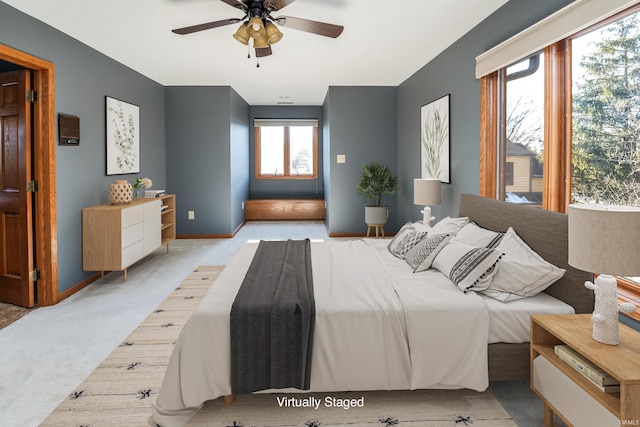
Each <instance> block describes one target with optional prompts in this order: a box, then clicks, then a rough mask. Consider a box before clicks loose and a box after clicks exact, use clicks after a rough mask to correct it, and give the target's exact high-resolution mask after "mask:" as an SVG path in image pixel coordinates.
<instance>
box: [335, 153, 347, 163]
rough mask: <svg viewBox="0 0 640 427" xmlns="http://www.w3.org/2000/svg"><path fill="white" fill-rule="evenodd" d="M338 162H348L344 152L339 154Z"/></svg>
mask: <svg viewBox="0 0 640 427" xmlns="http://www.w3.org/2000/svg"><path fill="white" fill-rule="evenodd" d="M336 161H337V162H338V163H346V162H347V156H346V155H344V154H338V157H337V160H336Z"/></svg>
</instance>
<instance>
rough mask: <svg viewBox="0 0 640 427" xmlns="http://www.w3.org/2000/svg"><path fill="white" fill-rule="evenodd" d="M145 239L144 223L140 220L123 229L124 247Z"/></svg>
mask: <svg viewBox="0 0 640 427" xmlns="http://www.w3.org/2000/svg"><path fill="white" fill-rule="evenodd" d="M142 239H144V224H143V223H142V222H139V223H137V224H134V225H132V226H130V227H127V228H123V229H122V248H123V249H124V248H126V247H129V246H131V245H133V244H134V243H136V242H141V241H142Z"/></svg>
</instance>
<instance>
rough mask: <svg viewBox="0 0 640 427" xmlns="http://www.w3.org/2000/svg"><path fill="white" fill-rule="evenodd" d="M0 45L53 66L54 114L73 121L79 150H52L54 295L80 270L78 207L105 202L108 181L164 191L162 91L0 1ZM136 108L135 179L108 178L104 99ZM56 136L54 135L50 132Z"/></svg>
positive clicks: (70, 283) (79, 279)
mask: <svg viewBox="0 0 640 427" xmlns="http://www.w3.org/2000/svg"><path fill="white" fill-rule="evenodd" d="M0 43H2V44H4V45H6V46H10V47H12V48H14V49H18V50H20V51H23V52H27V53H29V54H31V55H34V56H37V57H40V58H43V59H45V60H47V61H50V62H52V63H54V64H55V67H56V68H55V91H56V93H55V99H56V104H55V111H56V112H57V113H66V114H72V115H76V116H78V117H80V145H79V146H75V147H65V146H56V177H57V179H56V181H57V184H56V191H57V205H56V209H57V221H58V229H57V232H58V289H59V291H64V290H65V289H68V288H69V287H71V286H73V285H75V284H77V283H80V282H82V281H83V280H85V279H86V278H88V277H89V276H91V275H92V274H93V272H83V271H82V208H84V207H87V206H92V205H96V204H100V203H106V202H108V189H109V185H110V184H111V182H113V180H114V179H126V180H128V181H129V182H131V183H133V182H134V181H135V179H136V178H137V177H149V178H151V179H152V180H153V184H154V188H164V187H165V185H166V175H165V170H166V165H165V163H166V162H165V149H164V139H165V136H164V118H165V116H164V88H163V87H162V86H161V85H159V84H158V83H156V82H154V81H152V80H150V79H148V78H146V77H144V76H142V75H140V74H139V73H136V72H135V71H132V70H131V69H129V68H127V67H125V66H123V65H122V64H120V63H118V62H116V61H114V60H112V59H110V58H108V57H106V56H105V55H102V54H101V53H98V52H96V51H95V50H93V49H91V48H89V47H88V46H86V45H84V44H82V43H80V42H78V41H77V40H75V39H73V38H71V37H69V36H67V35H65V34H63V33H61V32H60V31H58V30H55V29H53V28H51V27H50V26H48V25H45V24H43V23H42V22H40V21H38V20H36V19H34V18H31V17H29V16H27V15H25V14H23V13H22V12H19V11H17V10H16V9H14V8H12V7H10V6H8V5H7V4H6V3H2V2H0ZM107 95H108V96H111V97H114V98H118V99H121V100H123V101H127V102H130V103H132V104H136V105H138V106H139V107H140V162H141V163H140V174H129V175H118V176H107V175H106V148H105V143H106V142H105V96H107ZM56 134H57V130H56Z"/></svg>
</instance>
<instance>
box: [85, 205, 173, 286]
mask: <svg viewBox="0 0 640 427" xmlns="http://www.w3.org/2000/svg"><path fill="white" fill-rule="evenodd" d="M164 206H166V208H165V207H164ZM175 236H176V234H175V196H174V195H165V196H161V197H158V198H141V199H134V200H132V201H131V203H130V204H126V205H108V204H107V205H97V206H91V207H88V208H84V209H83V210H82V269H83V270H85V271H100V272H102V273H103V274H104V272H105V271H123V272H124V279H125V280H127V268H128V267H129V266H131V265H133V264H134V263H135V262H137V261H139V260H141V259H142V258H144V257H145V256H147V255H148V254H150V253H151V252H153V251H154V250H156V249H158V248H159V247H160V246H162V245H167V251H168V250H169V242H170V241H171V240H173V239H175Z"/></svg>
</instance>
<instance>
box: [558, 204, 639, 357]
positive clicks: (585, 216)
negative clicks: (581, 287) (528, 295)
mask: <svg viewBox="0 0 640 427" xmlns="http://www.w3.org/2000/svg"><path fill="white" fill-rule="evenodd" d="M569 264H570V265H571V266H573V267H575V268H578V269H580V270H584V271H589V272H594V273H598V274H599V275H598V277H596V279H595V280H594V283H591V282H585V286H586V287H587V288H589V289H592V290H593V291H594V293H595V295H596V301H595V308H594V311H593V316H592V320H593V339H594V340H596V341H599V342H601V343H604V344H609V345H617V344H619V343H620V338H619V334H618V311H622V312H626V313H631V312H633V311H635V309H636V306H635V305H634V304H632V303H623V304H618V291H617V289H618V284H617V281H616V278H615V277H613V275H617V276H639V275H640V208H638V207H632V206H615V205H599V204H572V205H569Z"/></svg>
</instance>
